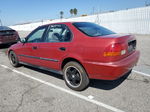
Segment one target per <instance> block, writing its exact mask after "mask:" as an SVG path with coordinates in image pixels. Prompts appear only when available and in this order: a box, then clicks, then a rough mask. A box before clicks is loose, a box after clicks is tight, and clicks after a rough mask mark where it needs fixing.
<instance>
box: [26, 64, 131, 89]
mask: <svg viewBox="0 0 150 112" xmlns="http://www.w3.org/2000/svg"><path fill="white" fill-rule="evenodd" d="M24 67H25V68H28V69H32V70H34V71H37V72H40V73H43V74H44V75H49V76H52V77H55V78H58V79H60V80H63V75H60V74H56V73H53V72H49V71H46V70H42V69H39V68H35V67H30V66H26V65H24ZM130 73H131V72H128V73H126V74H125V75H124V76H122V77H120V78H119V79H117V80H112V81H108V80H98V79H91V80H90V84H89V87H92V88H97V89H103V90H111V89H114V88H116V87H118V86H119V85H120V84H121V83H122V82H123V81H124V80H125V79H127V77H128V76H129V75H130Z"/></svg>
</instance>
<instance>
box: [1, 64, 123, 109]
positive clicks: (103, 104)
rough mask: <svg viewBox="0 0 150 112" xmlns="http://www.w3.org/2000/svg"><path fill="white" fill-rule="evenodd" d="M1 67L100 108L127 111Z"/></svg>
mask: <svg viewBox="0 0 150 112" xmlns="http://www.w3.org/2000/svg"><path fill="white" fill-rule="evenodd" d="M0 66H1V67H3V68H6V69H9V70H11V71H13V72H15V73H17V74H20V75H22V76H24V77H27V78H30V79H33V80H35V81H38V82H40V83H43V84H45V85H48V86H51V87H53V88H55V89H57V90H60V91H63V92H65V93H68V94H70V95H73V96H76V97H78V98H80V99H82V100H85V101H87V102H90V103H93V104H96V105H98V106H101V107H104V108H106V109H109V110H111V111H113V112H125V111H122V110H120V109H117V108H115V107H113V106H110V105H107V104H105V103H102V102H100V101H97V100H94V99H89V98H88V97H86V96H84V95H81V94H78V93H76V92H73V91H71V90H67V89H65V88H62V87H60V86H57V85H54V84H52V83H49V82H46V81H43V80H41V79H38V78H36V77H33V76H30V75H28V74H25V73H23V72H20V71H18V70H16V69H12V68H9V67H8V66H6V65H2V64H0Z"/></svg>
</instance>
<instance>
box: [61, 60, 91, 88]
mask: <svg viewBox="0 0 150 112" xmlns="http://www.w3.org/2000/svg"><path fill="white" fill-rule="evenodd" d="M63 74H64V80H65V83H66V85H67V86H68V87H69V88H71V89H73V90H76V91H81V90H84V89H85V88H87V87H88V84H89V78H88V76H87V73H86V72H85V70H84V68H83V67H82V66H81V65H80V64H79V63H77V62H74V61H71V62H68V63H67V64H66V65H65V66H64V68H63Z"/></svg>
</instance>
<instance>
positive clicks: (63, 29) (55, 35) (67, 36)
mask: <svg viewBox="0 0 150 112" xmlns="http://www.w3.org/2000/svg"><path fill="white" fill-rule="evenodd" d="M71 38H72V33H71V31H70V30H69V28H68V27H67V26H66V25H64V24H53V25H50V26H49V30H48V32H47V35H46V42H69V41H71Z"/></svg>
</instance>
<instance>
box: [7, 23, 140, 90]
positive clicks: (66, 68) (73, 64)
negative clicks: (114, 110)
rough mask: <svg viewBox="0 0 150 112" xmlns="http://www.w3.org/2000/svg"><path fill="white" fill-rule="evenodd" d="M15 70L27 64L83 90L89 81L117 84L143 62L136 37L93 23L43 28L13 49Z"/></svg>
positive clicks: (11, 53) (49, 25)
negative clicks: (104, 81)
mask: <svg viewBox="0 0 150 112" xmlns="http://www.w3.org/2000/svg"><path fill="white" fill-rule="evenodd" d="M8 56H9V59H10V62H11V64H12V65H13V66H15V67H17V66H19V65H20V64H26V65H30V66H34V67H38V68H40V69H41V68H43V69H45V70H49V71H52V72H56V73H59V74H63V76H64V80H65V82H66V84H67V86H68V87H70V88H71V89H73V90H77V91H80V90H83V89H85V88H86V87H87V86H88V84H89V79H103V80H115V79H117V78H119V77H121V76H123V75H124V74H125V73H127V72H129V71H131V70H132V68H133V67H134V66H135V65H136V63H137V61H138V59H139V51H137V50H136V39H135V37H134V36H133V35H120V34H116V33H114V32H112V31H110V30H108V29H106V28H104V27H101V26H99V25H97V24H94V23H89V22H66V23H55V24H48V25H44V26H40V27H38V28H37V29H35V30H34V31H33V32H31V33H30V34H29V35H28V36H27V37H26V38H25V39H21V41H20V43H17V44H15V45H13V46H11V47H10V48H9V50H8Z"/></svg>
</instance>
